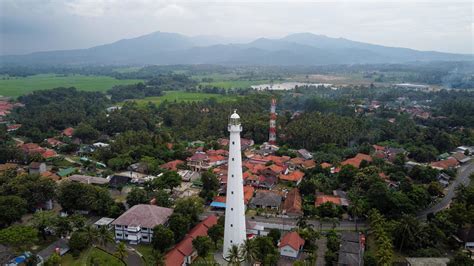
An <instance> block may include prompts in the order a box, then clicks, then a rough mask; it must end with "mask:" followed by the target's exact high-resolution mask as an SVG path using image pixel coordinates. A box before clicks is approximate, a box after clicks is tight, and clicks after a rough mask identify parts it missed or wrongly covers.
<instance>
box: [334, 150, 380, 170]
mask: <svg viewBox="0 0 474 266" xmlns="http://www.w3.org/2000/svg"><path fill="white" fill-rule="evenodd" d="M362 161H367V162H372V157H370V155H367V154H363V153H358V154H357V155H356V156H355V157H353V158H349V159H347V160H345V161H343V162H341V165H352V166H354V167H355V168H359V167H360V163H361V162H362Z"/></svg>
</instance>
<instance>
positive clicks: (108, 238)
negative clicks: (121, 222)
mask: <svg viewBox="0 0 474 266" xmlns="http://www.w3.org/2000/svg"><path fill="white" fill-rule="evenodd" d="M97 233H98V235H97V238H98V243H99V245H101V246H103V247H105V246H106V245H107V243H110V242H112V241H113V236H112V233H110V231H109V229H108V228H107V227H106V226H101V227H100V228H99V230H98V232H97Z"/></svg>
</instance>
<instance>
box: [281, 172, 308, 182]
mask: <svg viewBox="0 0 474 266" xmlns="http://www.w3.org/2000/svg"><path fill="white" fill-rule="evenodd" d="M303 176H304V173H303V172H301V171H298V170H296V171H293V172H291V173H289V174H287V175H283V174H281V175H280V180H283V181H290V182H299V181H301V179H303Z"/></svg>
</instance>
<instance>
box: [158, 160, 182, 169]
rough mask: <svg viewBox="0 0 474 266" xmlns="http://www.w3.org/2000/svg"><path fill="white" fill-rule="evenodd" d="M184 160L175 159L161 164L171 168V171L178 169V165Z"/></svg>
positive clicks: (164, 167)
mask: <svg viewBox="0 0 474 266" xmlns="http://www.w3.org/2000/svg"><path fill="white" fill-rule="evenodd" d="M183 163H184V161H181V160H174V161H171V162H167V163H165V164H162V165H160V167H161V168H163V169H167V170H171V171H177V170H178V165H179V164H183Z"/></svg>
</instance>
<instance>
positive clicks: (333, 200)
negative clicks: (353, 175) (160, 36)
mask: <svg viewBox="0 0 474 266" xmlns="http://www.w3.org/2000/svg"><path fill="white" fill-rule="evenodd" d="M326 202H331V203H333V204H335V205H338V206H341V205H342V204H341V198H340V197H336V196H328V195H319V196H317V197H316V201H315V204H314V205H315V206H316V207H319V206H321V205H322V204H324V203H326Z"/></svg>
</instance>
